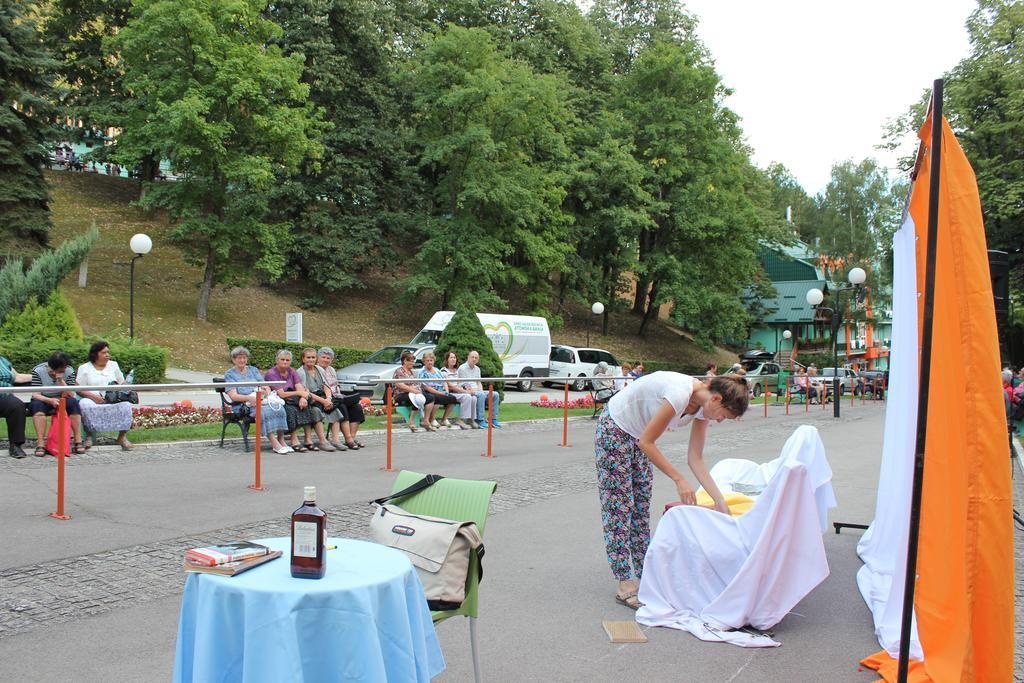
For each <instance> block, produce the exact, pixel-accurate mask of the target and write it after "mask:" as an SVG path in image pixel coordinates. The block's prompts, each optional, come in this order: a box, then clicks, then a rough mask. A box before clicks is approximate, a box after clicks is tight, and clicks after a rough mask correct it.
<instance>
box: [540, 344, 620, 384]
mask: <svg viewBox="0 0 1024 683" xmlns="http://www.w3.org/2000/svg"><path fill="white" fill-rule="evenodd" d="M601 361H604V362H605V363H607V364H608V367H609V371H610V372H611V374H612V375H613V376H616V377H617V376H619V375H621V374H622V372H621V369H620V368H621V366H620V365H619V361H617V360H615V356H613V355H612V354H610V353H608V352H607V351H605V350H604V349H580V348H576V347H575V346H562V345H556V346H552V347H551V356H550V362H551V366H550V367H551V370H550V375H548V378H547V380H546V381H544V382H543V385H544V386H546V387H550V386H565V383H566V381H567V380H568V381H569V388H570V389H572V390H573V391H583V390H584V389H586V388H587V387H588V386H589V385H590V382H588V381H587V380H584V379H572V378H573V377H577V378H578V377H587V376H590V375H593V374H594V368H596V367H597V364H598V363H600V362H601Z"/></svg>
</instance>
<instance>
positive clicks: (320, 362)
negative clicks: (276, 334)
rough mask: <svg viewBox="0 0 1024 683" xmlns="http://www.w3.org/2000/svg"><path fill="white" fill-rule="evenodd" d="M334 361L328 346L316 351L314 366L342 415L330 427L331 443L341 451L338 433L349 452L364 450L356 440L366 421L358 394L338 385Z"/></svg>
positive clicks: (332, 351)
mask: <svg viewBox="0 0 1024 683" xmlns="http://www.w3.org/2000/svg"><path fill="white" fill-rule="evenodd" d="M333 361H334V349H332V348H331V347H329V346H324V347H321V348H320V350H319V351H317V356H316V366H317V368H318V371H319V372H320V376H321V377H322V378H323V383H324V386H325V387H326V388H327V391H328V393H329V395H330V396H332V397H333V398H334V404H335V406H337V408H338V410H340V411H341V412H342V414H343V415H344V419H342V421H341V422H335V423H333V424H332V425H331V443H332V444H333V445H334V447H335V448H337V449H339V450H341V447H342V444H341V442H340V440H339V437H338V432H339V431H340V432H341V435H342V436H344V438H345V447H346V448H348V449H349V450H350V451H354V450H357V449H359V448H365V444H363V442H361V441H358V440H356V434H357V433H358V432H359V425H361V424H362V423H363V422H365V421H366V415H365V414H364V413H363V406H362V405H361V404H360V402H359V400H360V397H359V394H358V393H356V392H345V391H343V390H342V389H341V387H340V385H339V383H338V372H337V371H336V370H335V369H334V367H332V366H331V363H332V362H333Z"/></svg>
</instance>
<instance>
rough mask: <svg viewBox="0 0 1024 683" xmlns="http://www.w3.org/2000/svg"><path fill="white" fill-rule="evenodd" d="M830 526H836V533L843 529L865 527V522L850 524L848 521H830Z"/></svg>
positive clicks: (866, 526)
mask: <svg viewBox="0 0 1024 683" xmlns="http://www.w3.org/2000/svg"><path fill="white" fill-rule="evenodd" d="M832 526H834V527H835V528H836V535H838V534H839V532H840V531H841V530H843V529H865V530H866V529H867V528H868V525H867V524H850V523H848V522H832Z"/></svg>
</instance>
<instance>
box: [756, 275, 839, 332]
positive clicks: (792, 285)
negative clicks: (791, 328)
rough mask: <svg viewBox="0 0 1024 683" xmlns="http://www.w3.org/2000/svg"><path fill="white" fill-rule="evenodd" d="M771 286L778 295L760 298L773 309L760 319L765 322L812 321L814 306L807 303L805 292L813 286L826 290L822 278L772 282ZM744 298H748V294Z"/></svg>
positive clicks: (766, 305)
mask: <svg viewBox="0 0 1024 683" xmlns="http://www.w3.org/2000/svg"><path fill="white" fill-rule="evenodd" d="M772 286H773V287H775V290H776V292H778V296H775V297H771V298H767V299H762V300H761V304H762V305H763V306H764V307H765V308H767V309H768V310H769V311H773V312H771V313H768V314H767V315H765V317H764V319H763V321H762V322H765V323H810V322H814V307H813V306H811V305H810V304H808V303H807V292H808V291H809V290H811V289H814V288H817V289H820V290H822V291H823V292H824V291H828V286H827V285H826V283H825V281H824V280H799V281H796V282H792V281H789V282H773V283H772ZM746 298H747V299H748V300H749V296H748V297H746ZM773 309H774V310H773Z"/></svg>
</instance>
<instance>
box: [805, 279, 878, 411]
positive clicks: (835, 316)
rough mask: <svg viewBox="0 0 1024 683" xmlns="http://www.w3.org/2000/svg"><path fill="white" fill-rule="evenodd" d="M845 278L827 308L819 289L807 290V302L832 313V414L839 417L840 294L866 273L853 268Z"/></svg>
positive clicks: (856, 284) (855, 287) (860, 281)
mask: <svg viewBox="0 0 1024 683" xmlns="http://www.w3.org/2000/svg"><path fill="white" fill-rule="evenodd" d="M847 279H848V280H849V281H850V284H848V285H844V286H837V287H836V288H835V293H836V307H835V308H834V309H833V308H828V307H827V306H822V305H821V302H822V301H824V300H825V295H824V293H823V292H822V291H821V290H820V289H817V288H815V289H810V290H808V291H807V303H808V304H810V305H811V306H814V307H815V308H817V309H818V310H819V311H828V312H829V313H831V314H832V325H831V327H832V415H833V416H835V417H839V413H840V404H842V401H840V400H839V346H838V343H837V342H838V340H837V337H838V334H839V328H840V326H841V324H842V319H841V318H842V311H843V304H842V298H841V297H842V294H843V292H850V291H857V290H858V289H860V286H861V285H862V284H864V281H865V280H867V273H865V272H864V269H863V268H853V269H851V270H850V272H849V274H848V275H847Z"/></svg>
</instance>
